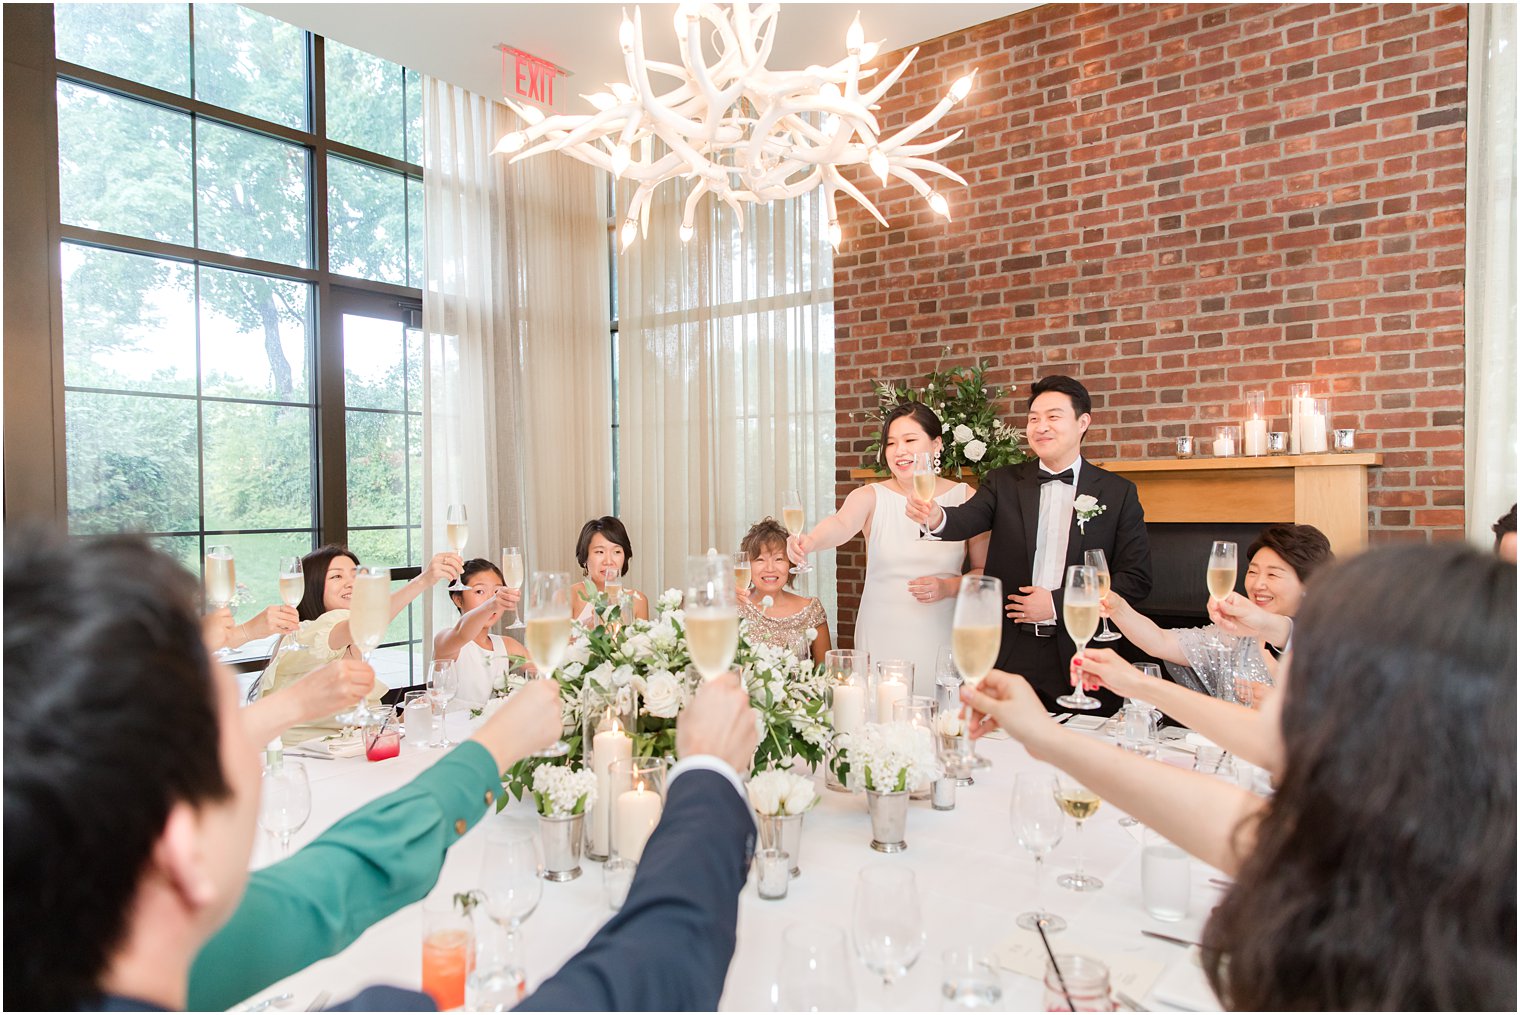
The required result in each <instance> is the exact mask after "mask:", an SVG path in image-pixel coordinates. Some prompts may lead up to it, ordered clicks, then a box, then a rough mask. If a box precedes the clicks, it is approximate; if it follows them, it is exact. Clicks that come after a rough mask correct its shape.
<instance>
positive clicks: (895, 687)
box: [876, 677, 908, 722]
mask: <svg viewBox="0 0 1520 1015" xmlns="http://www.w3.org/2000/svg"><path fill="white" fill-rule="evenodd" d="M907 696H908V685H907V684H904V683H903V682H902V681H901V680H898V679H897V678H896V677H892V678H890V679H888V680H883V681H882V682H881V683H879V684H877V685H876V721H877V722H891V721H892V706H893V705H894V704H896V703H897V702H899V701H902V700H903V699H904V698H906V697H907Z"/></svg>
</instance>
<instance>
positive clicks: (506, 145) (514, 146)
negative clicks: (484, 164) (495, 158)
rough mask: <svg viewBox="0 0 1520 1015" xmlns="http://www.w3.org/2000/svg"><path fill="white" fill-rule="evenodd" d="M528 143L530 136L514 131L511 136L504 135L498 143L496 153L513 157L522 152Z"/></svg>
mask: <svg viewBox="0 0 1520 1015" xmlns="http://www.w3.org/2000/svg"><path fill="white" fill-rule="evenodd" d="M527 143H528V135H526V134H524V133H523V132H522V131H520V130H514V131H512V132H511V133H509V134H503V135H502V138H501V140H500V141H498V142H496V149H495V151H496V153H497V154H499V155H511V154H512V153H513V152H520V151H522V150H523V147H524V146H525V145H527Z"/></svg>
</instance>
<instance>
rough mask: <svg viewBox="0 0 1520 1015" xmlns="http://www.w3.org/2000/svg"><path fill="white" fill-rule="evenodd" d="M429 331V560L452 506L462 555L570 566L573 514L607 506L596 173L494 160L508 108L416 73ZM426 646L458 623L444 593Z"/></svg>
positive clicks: (606, 369)
mask: <svg viewBox="0 0 1520 1015" xmlns="http://www.w3.org/2000/svg"><path fill="white" fill-rule="evenodd" d="M423 103H424V111H423V123H424V130H425V137H426V140H425V143H424V164H425V166H426V169H427V171H426V174H425V179H424V194H425V198H426V268H425V275H426V279H427V281H426V288H425V290H424V294H423V301H422V320H423V331H424V333H425V335H426V343H425V350H426V352H425V362H424V387H423V401H424V408H423V427H424V434H425V447H424V455H423V476H424V496H423V510H422V527H423V546H424V552H425V553H427V554H432V553H435V552H437V551H438V550H440V549H445V548H447V547H446V543H445V540H444V538H443V533H444V513H445V510H446V508H447V506H448V505H449V504H452V503H463V504H464V505H466V507H467V508H468V509H469V511H470V539H469V544H468V546H467V547H466V556H483V557H488V558H490V559H492V560H495V559H496V558H497V557H498V556H499V555H500V552H501V547H502V546H503V545H517V546H520V547H522V550H523V554H524V559H525V562H526V565H527V568H528V569H529V570H530V571H532V570H564V569H568V568H569V567H571V566H573V564H574V553H573V550H574V541H575V535H576V533H577V532H578V531H579V526H580V523H581V521H583V520H584V518H585V517H589V516H590V515H592V514H602V513H605V512H606V511H607V510H609V509H610V505H611V499H612V498H611V485H612V483H611V468H612V467H611V425H612V420H611V416H612V407H611V402H612V394H611V372H612V364H611V345H610V337H609V335H610V322H609V319H608V275H607V226H606V212H605V210H604V205H605V199H604V198H603V196H602V195H603V194H604V193H605V190H606V184H605V177H604V176H603V175H602V174H601V173H600V172H599V171H597V170H595V169H592V168H591V167H589V166H585V165H582V164H581V163H579V162H575V161H574V160H572V159H569V158H566V157H563V156H559V155H545V156H541V157H539V158H536V159H530V160H528V161H526V162H523V163H519V164H518V165H515V166H508V165H507V160H506V159H505V158H503V157H502V156H499V155H492V154H491V149H492V147H493V146H494V145H495V144H496V141H497V139H499V138H500V137H501V135H503V134H505V133H506V132H507V131H508V130H512V129H515V128H516V127H517V124H516V122H515V121H516V116H515V114H513V113H512V112H511V111H510V110H508V109H507V108H506V107H505V106H503V105H500V104H499V103H495V102H492V101H490V100H488V99H486V98H484V97H482V96H479V95H475V94H472V93H470V92H467V91H465V90H463V89H460V88H457V87H455V86H453V85H450V84H447V83H446V82H443V81H438V80H435V79H432V78H424V80H423ZM430 604H431V605H433V606H435V607H437V608H438V610H439V611H441V612H438V613H437V614H436V620H434V619H429V620H428V622H426V623H425V625H424V629H425V630H426V631H428V633H429V638H431V634H432V632H433V631H434V630H436V629H437V627H438V626H440V625H442V624H448V623H452V622H453V617H454V610H453V608H452V606H449V605H447V604H446V603H445V602H444V600H443V593H442V592H441V591H440V592H438V593H437V594H436V595H435V596H434V597H431V599H430Z"/></svg>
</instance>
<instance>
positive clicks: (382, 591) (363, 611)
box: [336, 567, 391, 726]
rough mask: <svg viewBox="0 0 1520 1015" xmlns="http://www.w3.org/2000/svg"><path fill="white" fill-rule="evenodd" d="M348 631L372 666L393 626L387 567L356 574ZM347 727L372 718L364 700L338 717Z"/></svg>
mask: <svg viewBox="0 0 1520 1015" xmlns="http://www.w3.org/2000/svg"><path fill="white" fill-rule="evenodd" d="M348 611H349V612H348V631H349V637H350V638H351V639H352V640H353V643H354V647H355V648H357V649H358V650H359V654H360V655H361V656H362V657H363V659H364V661H365V662H367V663H371V665H373V663H372V662H371V660H372V658H373V656H374V653H375V649H376V648H378V647H379V645H380V639H381V638H383V637H384V636H385V629H386V627H387V626H388V625H389V624H390V622H391V571H390V568H388V567H361V568H360V569H359V570H358V571H357V572H356V573H355V574H354V594H353V596H351V597H350V598H349V601H348ZM336 718H337V720H338V722H340V723H342V724H343V725H345V726H362V725H364V721H365V720H366V719H368V718H369V709H368V708H367V707H366V706H365V704H364V699H362V698H361V699H359V701H358V702H357V703H355V705H354V707H353V708H351V709H349V710H348V711H347V712H345V713H343V714H342V715H340V716H337V717H336Z"/></svg>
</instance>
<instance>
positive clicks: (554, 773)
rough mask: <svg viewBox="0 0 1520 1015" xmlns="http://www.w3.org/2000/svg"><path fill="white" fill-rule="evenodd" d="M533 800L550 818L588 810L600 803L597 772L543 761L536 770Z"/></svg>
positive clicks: (544, 814) (543, 813) (545, 815)
mask: <svg viewBox="0 0 1520 1015" xmlns="http://www.w3.org/2000/svg"><path fill="white" fill-rule="evenodd" d="M533 802H534V803H535V804H537V805H538V813H540V814H542V815H543V816H544V817H546V818H564V817H569V816H570V815H572V814H584V813H585V812H586V808H587V807H590V806H591V805H592V804H594V803H596V773H594V772H592V771H590V770H589V769H585V768H576V769H572V768H570V767H569V766H568V765H540V766H539V767H538V768H536V769H534V771H533Z"/></svg>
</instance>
